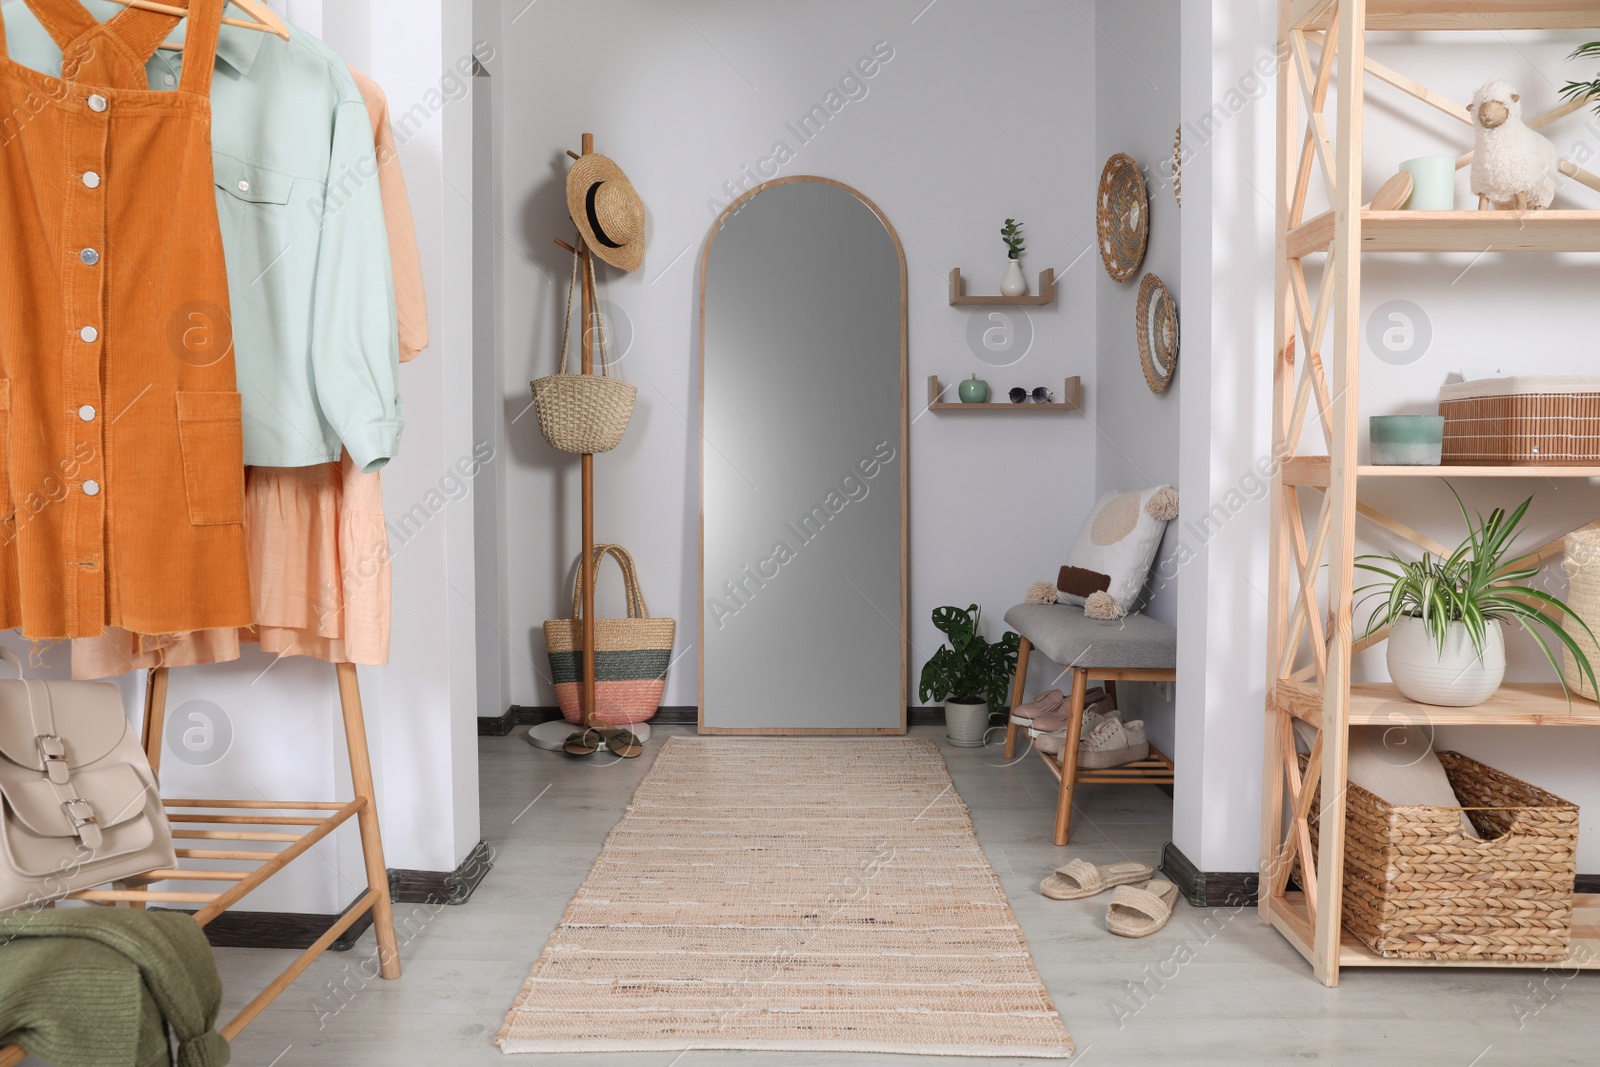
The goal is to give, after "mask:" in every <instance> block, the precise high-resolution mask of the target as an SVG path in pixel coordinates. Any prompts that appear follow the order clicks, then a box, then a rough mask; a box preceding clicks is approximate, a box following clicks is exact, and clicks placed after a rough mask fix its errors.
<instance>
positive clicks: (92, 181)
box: [83, 170, 100, 189]
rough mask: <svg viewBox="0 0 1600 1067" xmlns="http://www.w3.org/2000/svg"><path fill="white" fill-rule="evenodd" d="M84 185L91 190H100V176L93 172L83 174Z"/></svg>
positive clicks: (88, 171)
mask: <svg viewBox="0 0 1600 1067" xmlns="http://www.w3.org/2000/svg"><path fill="white" fill-rule="evenodd" d="M83 184H84V185H87V186H88V187H89V188H91V189H98V188H100V175H98V174H96V173H95V172H94V171H92V170H86V171H84V172H83Z"/></svg>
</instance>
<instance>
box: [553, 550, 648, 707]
mask: <svg viewBox="0 0 1600 1067" xmlns="http://www.w3.org/2000/svg"><path fill="white" fill-rule="evenodd" d="M608 555H609V556H610V557H611V558H613V559H615V560H616V561H617V563H618V565H620V566H621V567H622V578H623V581H624V582H625V583H626V585H627V591H628V617H627V618H625V619H596V620H595V621H594V676H595V687H594V690H595V693H594V706H595V718H597V719H598V720H599V721H600V722H602V723H605V724H608V725H612V726H620V725H625V724H627V723H635V722H644V721H645V720H646V719H648V718H650V717H651V716H652V715H654V714H655V713H656V709H657V708H659V707H660V706H661V692H662V690H663V689H665V688H666V685H667V667H668V666H669V665H670V664H671V663H672V639H673V635H674V632H675V631H676V629H677V624H676V623H675V622H673V620H671V619H663V618H651V617H650V612H649V609H647V608H646V607H645V603H644V593H643V591H641V590H640V588H639V576H638V574H637V573H636V572H635V571H634V567H633V557H632V556H630V555H628V550H627V549H625V548H623V547H622V546H621V545H595V546H594V561H593V565H594V567H595V568H596V569H598V568H599V566H600V561H601V559H603V558H604V557H605V556H608ZM583 570H584V568H583V565H582V562H581V561H580V562H579V565H578V576H577V578H576V579H575V580H574V581H573V583H572V617H571V618H567V619H550V620H548V621H547V622H546V623H545V624H544V643H545V647H546V649H547V651H548V652H549V654H550V677H551V679H552V680H553V681H554V682H555V685H556V698H557V700H559V701H560V703H561V715H562V717H563V718H564V719H566V720H567V721H568V722H570V723H573V724H577V723H579V722H581V721H582V718H583V713H582V710H581V708H580V703H581V695H580V688H581V687H580V685H579V683H580V682H581V681H582V678H583V616H582V612H583V581H584V574H583Z"/></svg>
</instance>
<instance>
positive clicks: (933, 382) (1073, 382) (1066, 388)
mask: <svg viewBox="0 0 1600 1067" xmlns="http://www.w3.org/2000/svg"><path fill="white" fill-rule="evenodd" d="M1062 386H1063V388H1062V390H1061V399H1060V400H1055V401H1051V402H1050V403H1048V404H1035V403H1034V402H1033V401H1032V400H1031V399H1030V400H1024V401H1023V402H1022V403H1020V404H1013V403H1011V401H1010V400H1009V399H1008V400H1006V401H1004V402H1000V403H997V402H995V401H989V402H988V403H984V404H963V403H962V402H961V401H959V400H943V399H941V398H942V397H943V396H944V394H945V392H946V390H948V389H950V388H951V387H950V386H948V385H940V384H939V376H938V375H937V374H930V375H929V376H928V410H929V411H1013V412H1023V411H1032V412H1036V413H1043V412H1049V411H1055V412H1062V411H1082V410H1083V379H1082V378H1080V377H1078V376H1077V375H1076V374H1074V375H1073V376H1072V377H1070V378H1068V379H1066V380H1065V381H1063V382H1062Z"/></svg>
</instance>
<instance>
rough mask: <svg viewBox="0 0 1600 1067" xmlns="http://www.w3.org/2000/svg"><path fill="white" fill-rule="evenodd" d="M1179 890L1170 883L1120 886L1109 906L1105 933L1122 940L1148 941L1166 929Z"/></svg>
mask: <svg viewBox="0 0 1600 1067" xmlns="http://www.w3.org/2000/svg"><path fill="white" fill-rule="evenodd" d="M1177 902H1178V887H1177V886H1175V885H1173V884H1172V883H1171V882H1149V883H1147V884H1146V885H1144V886H1131V885H1123V886H1118V887H1117V889H1116V891H1115V892H1113V893H1112V894H1111V903H1110V904H1108V905H1107V906H1106V929H1107V930H1110V931H1111V932H1112V933H1114V934H1120V935H1121V936H1123V937H1148V936H1150V935H1151V934H1153V933H1155V932H1156V931H1157V930H1159V929H1161V928H1162V927H1163V926H1165V925H1167V920H1168V919H1170V918H1172V906H1173V905H1174V904H1176V903H1177Z"/></svg>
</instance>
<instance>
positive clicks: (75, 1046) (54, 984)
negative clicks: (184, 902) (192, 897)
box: [0, 907, 229, 1067]
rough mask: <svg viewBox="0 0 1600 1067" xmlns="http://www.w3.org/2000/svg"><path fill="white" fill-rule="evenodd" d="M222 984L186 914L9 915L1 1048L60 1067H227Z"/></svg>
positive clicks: (83, 911)
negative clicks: (173, 1048) (172, 1040)
mask: <svg viewBox="0 0 1600 1067" xmlns="http://www.w3.org/2000/svg"><path fill="white" fill-rule="evenodd" d="M221 1007H222V982H221V980H220V979H219V978H218V977H217V964H216V960H215V958H214V957H213V956H212V954H211V946H210V945H209V944H207V942H206V936H205V933H204V932H203V931H202V930H201V929H200V927H198V926H196V925H195V922H194V920H193V919H190V918H189V917H188V916H185V915H173V914H169V913H161V912H150V911H138V910H135V909H130V908H98V907H96V908H60V909H56V908H47V909H45V910H42V911H35V912H14V913H12V914H9V915H3V916H0V1045H4V1044H8V1043H9V1044H17V1045H21V1046H22V1047H23V1048H25V1049H27V1051H28V1052H29V1053H30V1054H32V1055H34V1056H38V1057H39V1058H40V1059H43V1060H47V1061H48V1062H50V1063H52V1064H57V1065H59V1067H129V1065H137V1067H156V1065H163V1064H170V1063H171V1062H172V1059H171V1055H170V1051H169V1048H170V1046H169V1044H168V1038H167V1027H169V1026H170V1027H171V1028H172V1032H173V1033H174V1034H175V1035H176V1036H177V1038H178V1042H179V1046H178V1065H179V1067H223V1065H224V1064H226V1063H227V1062H228V1056H229V1050H228V1042H227V1040H226V1039H225V1038H224V1037H223V1036H222V1035H221V1034H219V1033H217V1032H216V1029H215V1027H216V1022H217V1012H218V1011H219V1010H220V1009H221Z"/></svg>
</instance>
